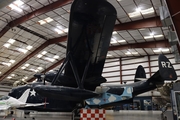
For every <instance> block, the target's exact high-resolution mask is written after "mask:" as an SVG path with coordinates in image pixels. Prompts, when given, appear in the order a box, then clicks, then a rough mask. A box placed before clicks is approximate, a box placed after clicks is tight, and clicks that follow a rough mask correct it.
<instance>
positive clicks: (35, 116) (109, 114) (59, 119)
mask: <svg viewBox="0 0 180 120" xmlns="http://www.w3.org/2000/svg"><path fill="white" fill-rule="evenodd" d="M161 113H162V112H161V111H135V110H133V111H131V110H128V111H127V110H123V111H118V112H114V111H111V110H108V111H106V120H161ZM13 118H15V120H71V113H58V112H52V113H51V112H32V113H30V114H29V115H24V112H23V111H19V110H17V111H16V113H15V114H14V115H8V116H7V117H6V118H3V116H2V115H1V116H0V120H13Z"/></svg>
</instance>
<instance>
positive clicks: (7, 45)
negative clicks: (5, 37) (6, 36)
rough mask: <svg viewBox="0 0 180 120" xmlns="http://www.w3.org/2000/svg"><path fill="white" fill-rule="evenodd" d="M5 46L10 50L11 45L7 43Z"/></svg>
mask: <svg viewBox="0 0 180 120" xmlns="http://www.w3.org/2000/svg"><path fill="white" fill-rule="evenodd" d="M3 46H4V47H6V48H9V47H10V46H11V44H9V43H5V44H4V45H3Z"/></svg>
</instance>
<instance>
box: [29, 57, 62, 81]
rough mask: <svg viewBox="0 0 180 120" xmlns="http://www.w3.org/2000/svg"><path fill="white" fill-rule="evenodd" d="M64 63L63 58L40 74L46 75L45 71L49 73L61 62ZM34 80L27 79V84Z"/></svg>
mask: <svg viewBox="0 0 180 120" xmlns="http://www.w3.org/2000/svg"><path fill="white" fill-rule="evenodd" d="M63 61H64V58H63V59H61V60H59V61H58V62H56V63H55V64H53V65H52V66H50V67H48V68H47V69H45V70H44V71H42V72H41V73H46V72H47V71H50V70H52V69H54V68H55V67H57V66H58V65H60V64H61V63H62V62H63ZM35 79H36V78H35V77H32V78H31V79H29V80H28V81H27V82H32V81H34V80H35Z"/></svg>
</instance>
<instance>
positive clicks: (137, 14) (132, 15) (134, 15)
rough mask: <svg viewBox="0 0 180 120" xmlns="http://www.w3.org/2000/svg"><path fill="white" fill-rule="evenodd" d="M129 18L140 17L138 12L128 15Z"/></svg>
mask: <svg viewBox="0 0 180 120" xmlns="http://www.w3.org/2000/svg"><path fill="white" fill-rule="evenodd" d="M128 15H129V17H131V18H133V17H137V16H140V15H141V14H140V12H132V13H128Z"/></svg>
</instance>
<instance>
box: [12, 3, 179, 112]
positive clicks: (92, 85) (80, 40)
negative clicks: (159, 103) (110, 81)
mask: <svg viewBox="0 0 180 120" xmlns="http://www.w3.org/2000/svg"><path fill="white" fill-rule="evenodd" d="M115 20H116V10H115V8H114V7H113V6H112V5H111V4H110V3H108V2H107V1H106V0H74V2H73V3H72V6H71V12H70V22H69V33H68V42H67V51H66V59H65V60H64V62H63V64H62V66H61V68H60V69H59V70H58V72H57V73H56V74H49V76H48V75H47V76H46V77H45V80H47V81H49V82H50V83H51V84H49V85H44V84H43V83H31V84H27V85H26V86H21V87H17V88H14V89H12V91H11V92H10V93H9V96H12V97H15V98H18V96H19V95H21V94H22V93H23V92H24V91H25V89H27V88H31V89H32V91H33V90H35V91H36V92H37V93H38V94H37V96H36V97H32V96H31V95H30V97H29V98H28V100H27V101H28V103H31V102H32V103H37V102H38V101H39V102H40V103H42V101H43V103H46V102H47V103H48V104H45V105H44V106H41V107H39V106H37V107H34V108H32V107H31V108H24V109H29V110H30V109H32V110H42V111H43V110H44V111H46V110H50V111H51V110H52V111H53V110H56V111H72V110H73V109H75V107H76V104H79V103H81V104H83V103H85V104H83V105H84V106H85V105H86V107H106V106H113V105H117V104H120V103H123V102H129V101H131V100H132V99H133V97H134V96H136V95H138V94H141V93H143V92H146V91H149V90H153V89H155V88H157V86H160V85H163V83H164V80H175V79H177V75H176V73H175V71H174V68H173V66H172V64H171V63H170V62H169V60H168V59H167V58H166V57H165V56H164V55H160V56H159V70H158V71H157V72H156V73H155V74H154V75H153V76H151V77H150V78H149V79H147V80H143V81H137V80H140V79H138V78H136V81H137V82H135V83H133V84H127V85H121V86H100V84H101V83H104V82H106V79H105V78H104V77H102V70H103V66H104V62H105V59H106V55H107V51H108V47H109V44H110V40H111V35H112V31H113V27H114V24H115ZM37 76H38V75H37ZM140 76H141V73H140ZM143 78H144V76H143ZM39 79H40V76H39Z"/></svg>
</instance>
